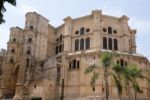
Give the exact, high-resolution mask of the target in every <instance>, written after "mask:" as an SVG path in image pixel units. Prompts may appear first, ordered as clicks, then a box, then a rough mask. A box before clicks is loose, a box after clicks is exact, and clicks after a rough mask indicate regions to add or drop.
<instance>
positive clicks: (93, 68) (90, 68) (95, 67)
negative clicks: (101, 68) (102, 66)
mask: <svg viewBox="0 0 150 100" xmlns="http://www.w3.org/2000/svg"><path fill="white" fill-rule="evenodd" d="M97 68H98V67H97V66H96V65H95V64H93V65H91V66H89V67H88V68H86V70H85V72H84V73H85V74H89V73H91V72H92V71H94V70H95V69H97Z"/></svg>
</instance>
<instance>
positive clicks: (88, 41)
mask: <svg viewBox="0 0 150 100" xmlns="http://www.w3.org/2000/svg"><path fill="white" fill-rule="evenodd" d="M86 49H90V38H89V37H87V38H86Z"/></svg>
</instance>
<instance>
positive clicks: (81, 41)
mask: <svg viewBox="0 0 150 100" xmlns="http://www.w3.org/2000/svg"><path fill="white" fill-rule="evenodd" d="M80 50H84V38H82V39H81V40H80Z"/></svg>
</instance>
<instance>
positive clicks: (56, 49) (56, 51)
mask: <svg viewBox="0 0 150 100" xmlns="http://www.w3.org/2000/svg"><path fill="white" fill-rule="evenodd" d="M55 53H56V54H58V46H56V48H55Z"/></svg>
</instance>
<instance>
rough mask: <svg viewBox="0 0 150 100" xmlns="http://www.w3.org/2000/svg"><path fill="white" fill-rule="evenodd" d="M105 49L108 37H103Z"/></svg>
mask: <svg viewBox="0 0 150 100" xmlns="http://www.w3.org/2000/svg"><path fill="white" fill-rule="evenodd" d="M103 49H107V38H106V37H103Z"/></svg>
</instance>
